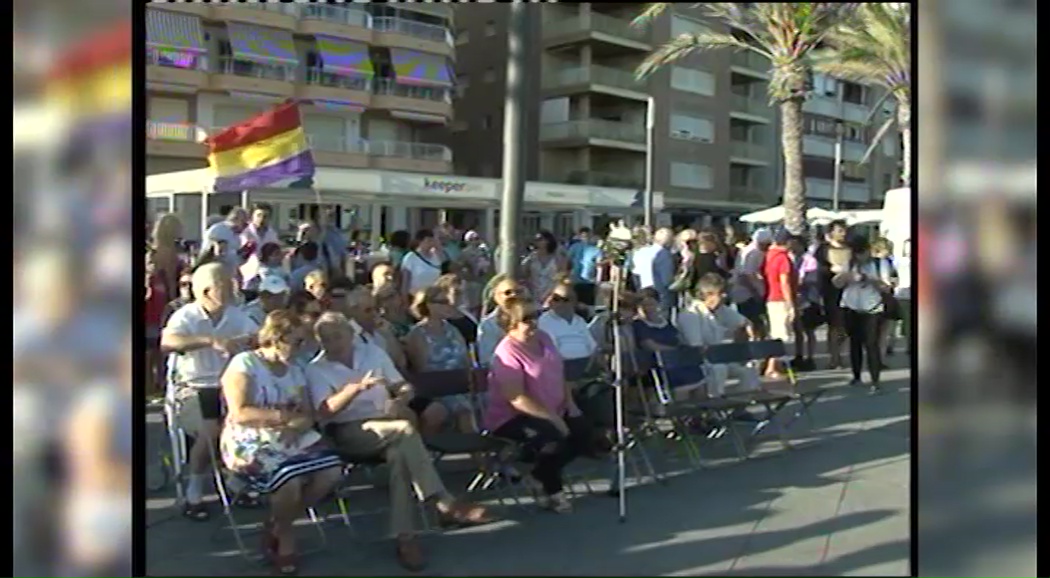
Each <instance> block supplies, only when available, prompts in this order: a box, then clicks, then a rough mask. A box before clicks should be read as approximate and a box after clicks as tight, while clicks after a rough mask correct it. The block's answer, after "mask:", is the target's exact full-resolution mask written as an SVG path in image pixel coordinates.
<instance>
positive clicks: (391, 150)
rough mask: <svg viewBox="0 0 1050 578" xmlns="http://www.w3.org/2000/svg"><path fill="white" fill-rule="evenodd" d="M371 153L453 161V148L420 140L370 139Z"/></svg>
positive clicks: (369, 148)
mask: <svg viewBox="0 0 1050 578" xmlns="http://www.w3.org/2000/svg"><path fill="white" fill-rule="evenodd" d="M368 152H369V154H372V155H375V156H380V157H397V158H402V159H415V160H422V161H439V162H448V163H450V162H452V150H451V149H449V148H448V147H447V146H444V145H436V144H425V143H418V142H398V141H370V142H369V143H368Z"/></svg>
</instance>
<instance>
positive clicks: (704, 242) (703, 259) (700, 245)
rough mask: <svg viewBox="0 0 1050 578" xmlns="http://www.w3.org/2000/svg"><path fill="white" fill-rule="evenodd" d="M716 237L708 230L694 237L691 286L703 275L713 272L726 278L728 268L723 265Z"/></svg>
mask: <svg viewBox="0 0 1050 578" xmlns="http://www.w3.org/2000/svg"><path fill="white" fill-rule="evenodd" d="M719 247H720V245H719V243H718V237H717V236H716V235H715V234H714V233H712V232H710V231H703V232H701V233H700V234H699V235H697V238H696V255H695V257H694V258H693V279H694V283H693V286H694V287H695V285H696V282H698V281H699V280H700V279H702V278H703V277H704V276H705V275H708V274H710V273H714V274H715V275H718V276H719V277H721V278H723V279H726V278H728V277H729V270H728V269H727V268H726V267H724V266H723V265H724V263H723V259H724V255H723V254H722V253H721V252H720V251H719Z"/></svg>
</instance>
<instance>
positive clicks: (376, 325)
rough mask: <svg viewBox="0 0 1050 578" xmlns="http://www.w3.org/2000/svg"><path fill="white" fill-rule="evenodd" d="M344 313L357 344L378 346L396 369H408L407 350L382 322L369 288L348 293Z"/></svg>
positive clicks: (357, 288) (344, 303)
mask: <svg viewBox="0 0 1050 578" xmlns="http://www.w3.org/2000/svg"><path fill="white" fill-rule="evenodd" d="M342 313H343V314H344V315H346V316H347V318H349V319H350V325H351V326H352V327H353V328H354V336H355V337H354V342H355V343H359V344H366V343H372V344H374V345H378V346H379V348H380V349H382V350H383V351H385V352H386V354H387V355H389V356H390V359H392V360H393V361H394V365H395V366H396V367H398V368H400V369H404V368H406V367H408V361H407V360H406V358H405V350H404V349H403V348H402V347H401V342H400V341H399V340H398V339H397V338H396V337H394V335H393V333H391V332H390V330H389V329H387V328H386V327H384V325H383V323H382V322H381V321H382V320H381V319H380V317H379V311H378V310H377V309H376V303H375V298H374V297H372V292H371V291H369V290H368V287H356V288H354V289H353V290H351V291H350V292H349V293H347V295H346V299H345V300H344V301H343V310H342Z"/></svg>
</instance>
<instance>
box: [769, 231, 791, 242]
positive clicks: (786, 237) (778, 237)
mask: <svg viewBox="0 0 1050 578" xmlns="http://www.w3.org/2000/svg"><path fill="white" fill-rule="evenodd" d="M790 240H791V231H788V230H787V228H785V227H777V228H776V230H775V231H773V242H774V243H776V244H777V245H786V244H787V242H788V241H790Z"/></svg>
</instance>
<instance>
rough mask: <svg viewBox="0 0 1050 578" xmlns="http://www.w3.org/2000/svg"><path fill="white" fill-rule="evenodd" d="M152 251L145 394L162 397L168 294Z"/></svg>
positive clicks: (148, 277)
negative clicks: (162, 343) (163, 329)
mask: <svg viewBox="0 0 1050 578" xmlns="http://www.w3.org/2000/svg"><path fill="white" fill-rule="evenodd" d="M153 259H154V254H153V251H149V252H148V253H147V254H146V287H145V289H146V303H145V314H146V394H147V395H148V396H151V397H163V396H164V377H163V375H164V374H163V372H162V371H161V368H162V367H163V359H162V358H161V355H160V329H161V327H162V325H161V324H162V323H163V322H164V307H165V306H166V305H167V303H168V301H169V295H170V294H169V293H168V288H167V286H166V284H165V283H164V281H163V278H162V276H161V275H160V274H159V273H158V272H157V269H156V264H155V262H154V260H153Z"/></svg>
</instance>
